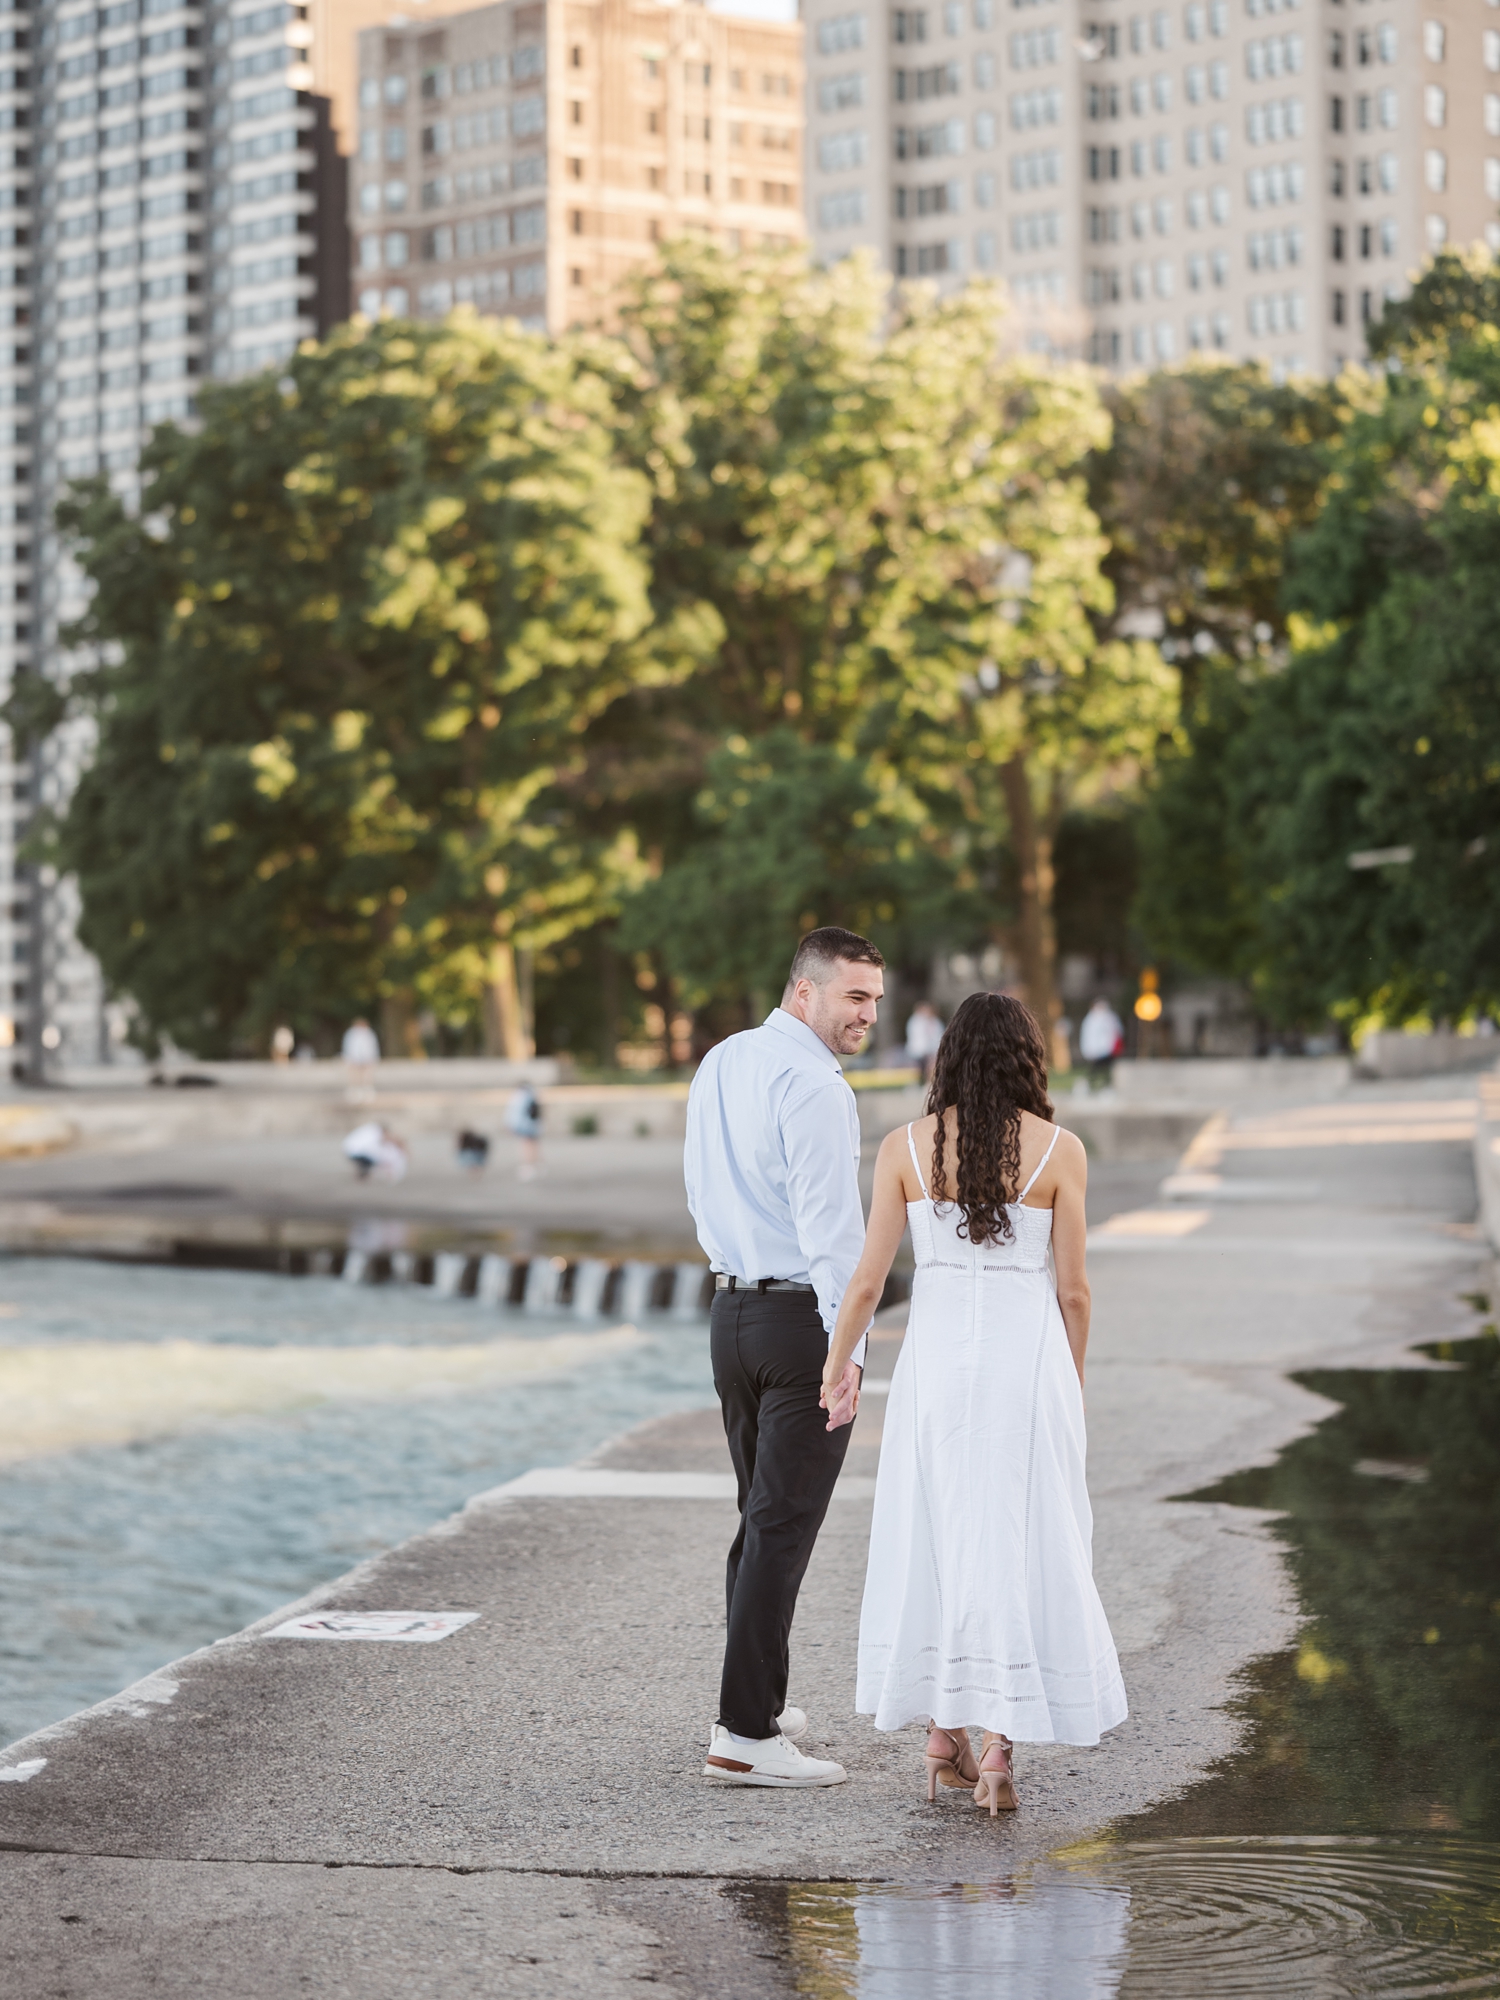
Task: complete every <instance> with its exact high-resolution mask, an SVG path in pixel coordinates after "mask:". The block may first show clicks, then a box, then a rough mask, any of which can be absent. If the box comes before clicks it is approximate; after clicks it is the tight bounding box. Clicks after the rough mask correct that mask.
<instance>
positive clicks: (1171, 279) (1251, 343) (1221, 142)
mask: <svg viewBox="0 0 1500 2000" xmlns="http://www.w3.org/2000/svg"><path fill="white" fill-rule="evenodd" d="M805 19H806V27H807V37H808V42H807V58H808V100H807V101H808V215H809V222H810V227H811V231H812V240H813V244H814V247H815V250H816V252H817V253H818V254H819V255H820V256H822V257H825V258H828V257H836V256H840V255H843V254H846V253H847V252H848V251H850V250H852V249H854V248H855V247H857V246H859V245H869V246H871V247H872V248H873V249H874V250H875V251H876V252H877V253H878V254H879V256H880V257H881V259H882V261H883V262H884V264H885V265H886V267H887V268H888V269H890V270H891V271H893V272H895V273H897V274H898V275H908V276H929V275H930V276H932V277H933V278H935V279H936V280H937V281H938V282H939V283H941V284H944V285H952V284H956V283H961V282H962V281H963V280H964V279H965V278H967V277H968V276H970V275H972V274H975V273H979V274H986V273H988V274H993V275H994V276H996V277H998V278H1001V279H1003V280H1004V281H1005V283H1006V284H1007V285H1008V287H1009V288H1010V291H1011V293H1012V295H1013V297H1014V299H1015V301H1016V304H1017V307H1018V309H1019V311H1020V314H1021V317H1022V324H1023V327H1024V328H1025V329H1026V331H1027V333H1028V334H1029V336H1030V337H1031V338H1032V339H1033V340H1035V341H1037V342H1039V343H1045V344H1048V345H1051V346H1053V347H1055V348H1057V349H1058V350H1059V351H1062V352H1071V353H1074V354H1081V355H1084V356H1086V357H1087V358H1089V359H1091V360H1094V361H1096V362H1099V363H1101V364H1102V365H1104V366H1107V367H1110V368H1113V369H1131V368H1140V367H1146V366H1156V365H1160V364H1163V363H1170V362H1173V361H1177V360H1180V359H1182V358H1183V357H1185V356H1186V355H1188V354H1190V353H1193V352H1210V353H1221V354H1224V355H1228V356H1251V355H1253V356H1258V357H1262V358H1265V359H1267V360H1268V361H1270V362H1271V363H1272V364H1273V365H1275V366H1277V367H1278V368H1280V369H1284V370H1286V371H1289V372H1290V371H1297V370H1301V369H1310V370H1315V371H1319V372H1322V371H1327V370H1331V369H1334V368H1336V367H1337V366H1338V365H1339V364H1340V363H1341V362H1343V361H1346V360H1352V359H1358V358H1359V357H1360V356H1361V355H1362V354H1363V352H1364V336H1363V327H1364V325H1365V324H1366V323H1367V322H1368V321H1369V320H1370V319H1372V318H1374V317H1377V316H1378V314H1379V312H1380V309H1381V306H1382V304H1383V303H1384V301H1385V300H1386V299H1387V298H1389V297H1392V296H1399V295H1400V293H1401V292H1402V291H1403V290H1404V289H1405V287H1406V284H1407V283H1408V282H1409V278H1410V275H1411V273H1412V272H1413V270H1414V269H1415V268H1417V267H1418V266H1420V264H1421V263H1422V262H1423V261H1424V260H1425V258H1426V257H1427V256H1428V255H1430V254H1431V252H1432V251H1433V250H1435V249H1437V248H1439V247H1441V246H1442V245H1443V244H1444V243H1467V242H1473V241H1487V242H1489V243H1490V244H1491V245H1493V246H1496V247H1500V222H1497V216H1500V209H1497V203H1500V11H1497V9H1496V8H1495V6H1493V5H1492V4H1490V0H1172V4H1170V5H1157V6H1152V5H1148V4H1141V5H1138V6H1136V7H1134V8H1132V6H1131V5H1130V4H1129V0H929V4H926V5H921V6H913V7H889V8H888V7H885V6H883V5H874V4H861V0H808V5H807V7H806V10H805ZM1490 24H1493V25H1490Z"/></svg>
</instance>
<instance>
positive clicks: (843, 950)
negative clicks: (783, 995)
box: [786, 924, 885, 986]
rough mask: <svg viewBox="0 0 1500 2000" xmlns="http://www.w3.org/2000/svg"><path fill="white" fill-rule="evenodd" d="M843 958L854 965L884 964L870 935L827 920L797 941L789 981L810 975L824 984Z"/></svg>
mask: <svg viewBox="0 0 1500 2000" xmlns="http://www.w3.org/2000/svg"><path fill="white" fill-rule="evenodd" d="M840 959H843V960H845V961H846V962H848V963H849V964H852V965H874V966H878V967H884V965H885V960H884V959H883V958H882V957H881V955H880V953H879V952H878V951H877V950H876V948H875V946H874V945H872V944H871V942H870V940H869V939H868V938H867V937H861V936H860V934H859V932H858V931H844V930H840V929H839V927H838V925H837V924H824V925H822V927H821V928H820V929H818V930H815V931H809V932H808V933H807V936H806V937H805V938H803V940H802V942H801V944H799V945H798V947H797V954H796V957H795V958H793V960H792V969H791V971H790V972H789V973H788V974H787V976H786V983H787V985H788V986H795V985H796V983H797V981H798V980H799V979H810V980H811V981H812V983H813V984H814V986H822V985H823V984H824V983H825V981H827V980H829V979H831V978H832V977H833V968H834V967H835V965H837V964H838V962H839V960H840Z"/></svg>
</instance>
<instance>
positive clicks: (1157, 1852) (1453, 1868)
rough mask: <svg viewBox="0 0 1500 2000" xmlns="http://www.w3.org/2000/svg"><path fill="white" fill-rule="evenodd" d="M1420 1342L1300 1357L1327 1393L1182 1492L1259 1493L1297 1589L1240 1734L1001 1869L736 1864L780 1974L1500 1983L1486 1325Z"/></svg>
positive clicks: (1424, 1986) (852, 1999) (1050, 1996)
mask: <svg viewBox="0 0 1500 2000" xmlns="http://www.w3.org/2000/svg"><path fill="white" fill-rule="evenodd" d="M1487 1303H1488V1302H1487V1301H1485V1300H1483V1299H1476V1300H1475V1304H1476V1305H1477V1306H1478V1307H1480V1309H1481V1310H1484V1309H1487ZM1423 1351H1424V1352H1425V1353H1427V1354H1428V1355H1429V1356H1430V1357H1431V1358H1432V1359H1434V1360H1436V1361H1439V1362H1441V1363H1443V1364H1445V1365H1444V1367H1443V1368H1442V1369H1441V1370H1431V1371H1429V1370H1417V1369H1415V1368H1412V1369H1388V1370H1382V1371H1373V1370H1352V1369H1351V1370H1341V1371H1325V1370H1319V1371H1311V1372H1308V1373H1305V1374H1301V1375H1299V1376H1298V1377H1297V1378H1296V1379H1297V1380H1298V1381H1300V1382H1303V1383H1305V1384H1306V1386H1307V1387H1308V1388H1310V1389H1313V1390H1315V1391H1317V1392H1318V1393H1319V1394H1320V1395H1323V1396H1327V1397H1329V1398H1330V1399H1332V1400H1334V1401H1336V1402H1338V1403H1339V1404H1340V1406H1341V1407H1340V1409H1339V1410H1338V1412H1337V1414H1336V1415H1334V1416H1332V1417H1330V1418H1329V1419H1328V1420H1327V1421H1326V1422H1324V1423H1322V1424H1320V1425H1319V1426H1318V1428H1317V1429H1316V1430H1315V1431H1314V1432H1312V1433H1311V1434H1310V1435H1309V1436H1307V1437H1303V1438H1299V1439H1298V1440H1297V1441H1296V1442H1295V1443H1293V1444H1291V1445H1289V1446H1288V1447H1287V1449H1286V1450H1285V1451H1283V1452H1282V1453H1281V1455H1280V1457H1279V1458H1278V1459H1277V1460H1276V1462H1275V1464H1274V1465H1271V1466H1267V1467H1263V1468H1258V1469H1256V1470H1254V1471H1250V1472H1244V1473H1239V1474H1236V1475H1235V1476H1233V1477H1232V1478H1230V1479H1227V1480H1224V1481H1222V1482H1221V1483H1220V1484H1218V1485H1216V1486H1214V1487H1212V1488H1210V1489H1209V1490H1208V1491H1207V1492H1204V1493H1199V1494H1194V1495H1192V1496H1190V1497H1192V1498H1194V1499H1200V1500H1201V1499H1209V1500H1219V1501H1228V1502H1230V1503H1231V1504H1235V1503H1238V1504H1240V1505H1245V1506H1254V1507H1258V1508H1268V1509H1274V1510H1277V1511H1278V1512H1279V1513H1280V1515H1281V1518H1280V1520H1279V1521H1278V1522H1277V1524H1276V1526H1275V1529H1274V1532H1275V1533H1276V1534H1277V1535H1278V1537H1279V1538H1280V1540H1281V1541H1282V1542H1283V1544H1284V1545H1285V1548H1286V1552H1287V1559H1288V1562H1289V1564H1290V1567H1291V1570H1292V1574H1293V1576H1294V1578H1295V1580H1296V1584H1297V1589H1298V1593H1299V1597H1300V1601H1301V1605H1302V1609H1303V1611H1304V1613H1305V1614H1306V1623H1305V1624H1304V1626H1303V1628H1302V1630H1301V1632H1300V1634H1299V1637H1298V1643H1297V1645H1296V1646H1295V1647H1294V1648H1293V1649H1291V1650H1290V1651H1288V1652H1286V1653H1282V1654H1277V1655H1273V1656H1270V1657H1268V1658H1265V1659H1260V1660H1256V1661H1254V1662H1252V1663H1251V1665H1250V1666H1249V1667H1248V1668H1247V1670H1246V1671H1245V1673H1244V1675H1243V1676H1242V1677H1241V1686H1240V1691H1239V1695H1238V1707H1239V1710H1240V1713H1241V1716H1242V1719H1243V1720H1244V1722H1245V1723H1246V1725H1247V1733H1246V1737H1245V1741H1244V1744H1243V1747H1242V1748H1241V1749H1240V1750H1239V1751H1237V1752H1236V1753H1235V1754H1234V1755H1232V1756H1230V1757H1228V1758H1226V1759H1225V1760H1224V1761H1223V1762H1222V1764H1220V1765H1219V1766H1218V1767H1217V1768H1216V1769H1215V1770H1214V1772H1213V1773H1212V1774H1211V1776H1210V1777H1209V1778H1208V1780H1207V1781H1206V1782H1205V1783H1203V1784H1200V1785H1196V1786H1194V1787H1193V1788H1192V1789H1191V1790H1190V1791H1189V1792H1188V1793H1186V1795H1185V1796H1183V1797H1182V1798H1180V1799H1176V1800H1172V1801H1169V1802H1168V1803H1167V1804H1165V1805H1163V1806H1160V1807H1157V1808H1155V1809H1154V1810H1152V1811H1150V1812H1147V1813H1143V1814H1141V1815H1139V1816H1137V1817H1136V1818H1134V1819H1132V1820H1129V1821H1126V1822H1125V1823H1123V1824H1122V1825H1120V1826H1117V1827H1116V1828H1114V1829H1113V1830H1112V1832H1111V1833H1110V1834H1109V1835H1108V1836H1107V1837H1105V1838H1103V1839H1100V1840H1098V1841H1094V1842H1090V1843H1088V1844H1087V1845H1086V1846H1084V1847H1080V1848H1075V1849H1072V1850H1067V1851H1064V1852H1063V1853H1060V1854H1055V1855H1053V1856H1051V1857H1050V1858H1049V1859H1048V1860H1047V1861H1046V1862H1044V1863H1040V1864H1037V1865H1035V1866H1033V1867H1031V1868H1028V1869H1023V1870H1021V1871H1019V1872H1017V1873H1016V1874H1015V1875H1014V1876H1013V1877H1009V1878H1000V1879H996V1880H994V1881H992V1882H988V1883H982V1884H975V1883H969V1884H956V1885H953V1886H951V1887H942V1888H919V1887H899V1888H891V1887H885V1886H880V1885H873V1884H853V1883H850V1884H805V1885H803V1884H787V1885H772V1886H770V1887H769V1888H764V1889H762V1888H760V1887H752V1886H750V1885H744V1886H742V1887H741V1888H740V1889H738V1890H736V1892H735V1896H736V1901H737V1902H739V1903H740V1904H741V1906H742V1908H743V1909H744V1912H745V1914H746V1915H747V1916H749V1917H750V1918H751V1920H752V1921H753V1922H755V1923H756V1924H757V1926H758V1927H759V1928H760V1929H761V1930H762V1931H763V1932H764V1933H765V1934H766V1935H767V1936H768V1938H770V1939H774V1940H776V1942H777V1947H778V1949H777V1955H778V1956H780V1957H781V1958H782V1959H783V1961H784V1962H785V1963H786V1964H787V1965H788V1967H789V1968H790V1970H791V1972H792V1975H793V1980H794V1985H795V1990H797V1991H798V1992H801V1993H805V1994H809V1995H815V1996H819V2000H907V1996H910V1995H914V1994H921V1995H923V1996H924V2000H928V1996H930V2000H979V1996H985V2000H989V1996H995V1995H1005V1996H1012V1997H1013V2000H1102V1996H1115V1995H1119V1996H1125V1997H1126V2000H1203V1997H1204V1996H1207V1995H1212V1996H1213V2000H1239V1996H1245V2000H1261V1996H1267V2000H1269V1996H1273V1995H1277V1996H1280V1995H1290V1996H1299V2000H1300V1996H1317V2000H1323V1997H1324V1996H1328V2000H1343V1996H1349V2000H1365V1997H1366V1996H1380V2000H1398V1996H1399V2000H1436V1996H1440V1995H1442V1996H1447V1995H1466V1996H1500V1338H1497V1334H1496V1331H1495V1329H1494V1327H1492V1326H1489V1327H1486V1328H1484V1329H1483V1331H1481V1332H1480V1333H1479V1334H1478V1335H1476V1337H1475V1338H1473V1339H1471V1340H1466V1341H1455V1342H1444V1343H1441V1344H1435V1345H1433V1346H1431V1347H1428V1348H1426V1349H1424V1350H1423ZM1021 1775H1022V1790H1023V1807H1022V1809H1023V1811H1024V1780H1025V1767H1024V1758H1023V1761H1022V1773H1021Z"/></svg>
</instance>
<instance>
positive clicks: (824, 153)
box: [818, 132, 868, 174]
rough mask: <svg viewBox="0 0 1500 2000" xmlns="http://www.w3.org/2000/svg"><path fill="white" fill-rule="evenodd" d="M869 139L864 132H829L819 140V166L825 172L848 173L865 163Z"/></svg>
mask: <svg viewBox="0 0 1500 2000" xmlns="http://www.w3.org/2000/svg"><path fill="white" fill-rule="evenodd" d="M867 151H868V140H867V139H866V137H865V134H864V133H863V132H829V133H827V134H826V135H825V136H824V137H823V138H821V139H819V141H818V166H819V168H820V169H821V171H822V172H823V173H825V174H847V173H852V172H853V171H854V170H855V169H856V168H858V167H862V166H863V165H864V163H865V155H866V153H867Z"/></svg>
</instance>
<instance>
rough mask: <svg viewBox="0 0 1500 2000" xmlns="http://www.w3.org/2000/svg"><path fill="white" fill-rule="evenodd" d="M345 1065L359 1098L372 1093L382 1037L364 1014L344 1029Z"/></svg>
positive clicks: (352, 1086) (343, 1050)
mask: <svg viewBox="0 0 1500 2000" xmlns="http://www.w3.org/2000/svg"><path fill="white" fill-rule="evenodd" d="M341 1053H342V1055H343V1058H344V1067H345V1068H346V1069H347V1070H348V1072H349V1085H350V1089H351V1091H352V1092H353V1093H354V1095H355V1096H356V1097H357V1098H364V1097H368V1096H370V1095H371V1094H372V1091H373V1088H374V1082H375V1065H376V1063H378V1062H379V1061H380V1037H379V1036H378V1035H377V1034H376V1032H375V1030H374V1029H373V1028H372V1027H371V1026H370V1024H369V1022H368V1021H367V1020H366V1019H365V1018H364V1016H363V1015H361V1016H360V1017H359V1019H358V1020H357V1021H351V1022H350V1024H349V1026H348V1027H347V1028H346V1029H345V1030H344V1042H343V1048H342V1051H341Z"/></svg>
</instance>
